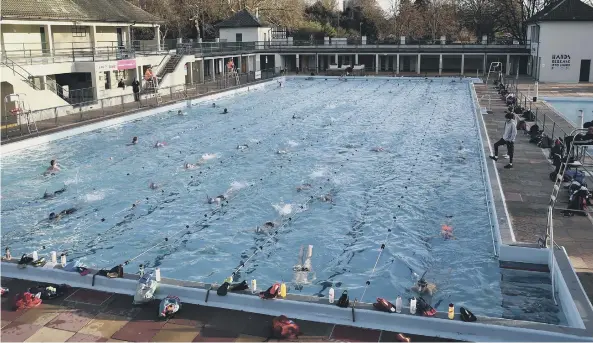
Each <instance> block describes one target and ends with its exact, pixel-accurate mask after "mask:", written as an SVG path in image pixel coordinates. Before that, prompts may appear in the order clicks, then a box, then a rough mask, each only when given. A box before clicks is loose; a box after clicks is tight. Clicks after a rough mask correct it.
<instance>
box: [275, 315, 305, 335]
mask: <svg viewBox="0 0 593 343" xmlns="http://www.w3.org/2000/svg"><path fill="white" fill-rule="evenodd" d="M300 333H301V330H300V328H299V326H298V325H297V323H295V322H294V321H292V320H290V319H288V317H286V316H285V315H281V316H278V317H276V318H274V319H272V337H274V338H277V339H297V338H298V336H299V334H300Z"/></svg>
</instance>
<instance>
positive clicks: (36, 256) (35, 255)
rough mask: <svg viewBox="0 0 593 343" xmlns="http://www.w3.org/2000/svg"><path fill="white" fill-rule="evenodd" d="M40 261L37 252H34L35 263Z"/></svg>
mask: <svg viewBox="0 0 593 343" xmlns="http://www.w3.org/2000/svg"><path fill="white" fill-rule="evenodd" d="M38 259H39V255H38V254H37V250H35V251H33V261H37V260H38Z"/></svg>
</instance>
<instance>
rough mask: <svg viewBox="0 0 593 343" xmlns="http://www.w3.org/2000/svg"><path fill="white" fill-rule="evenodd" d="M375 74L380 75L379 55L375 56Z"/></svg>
mask: <svg viewBox="0 0 593 343" xmlns="http://www.w3.org/2000/svg"><path fill="white" fill-rule="evenodd" d="M375 74H379V54H375Z"/></svg>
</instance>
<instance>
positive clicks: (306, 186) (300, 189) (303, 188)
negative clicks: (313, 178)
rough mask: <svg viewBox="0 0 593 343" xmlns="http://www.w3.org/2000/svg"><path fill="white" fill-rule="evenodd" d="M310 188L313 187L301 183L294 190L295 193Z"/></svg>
mask: <svg viewBox="0 0 593 343" xmlns="http://www.w3.org/2000/svg"><path fill="white" fill-rule="evenodd" d="M311 188H313V185H311V184H310V183H303V184H302V185H300V186H298V187H297V188H296V190H297V192H301V191H304V190H307V189H311Z"/></svg>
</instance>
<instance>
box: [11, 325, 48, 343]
mask: <svg viewBox="0 0 593 343" xmlns="http://www.w3.org/2000/svg"><path fill="white" fill-rule="evenodd" d="M41 328H42V326H40V325H33V324H24V323H14V322H13V323H10V324H8V325H6V327H4V328H3V329H2V341H3V342H23V341H25V340H26V339H27V338H29V337H31V336H32V335H33V334H34V333H35V332H36V331H38V330H39V329H41Z"/></svg>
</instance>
